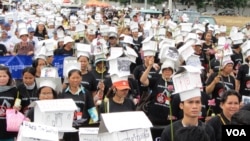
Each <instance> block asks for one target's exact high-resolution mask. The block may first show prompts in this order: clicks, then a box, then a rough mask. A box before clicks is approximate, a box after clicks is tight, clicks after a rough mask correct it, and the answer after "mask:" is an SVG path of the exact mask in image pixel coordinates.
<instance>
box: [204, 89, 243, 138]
mask: <svg viewBox="0 0 250 141" xmlns="http://www.w3.org/2000/svg"><path fill="white" fill-rule="evenodd" d="M240 103H241V96H240V94H239V93H238V92H236V91H235V90H228V91H225V92H224V93H223V95H222V96H221V100H220V106H221V108H222V112H221V113H220V114H218V115H216V116H214V117H212V118H211V119H210V120H209V121H207V124H208V125H210V126H211V127H213V129H214V133H215V138H216V141H222V130H221V129H222V125H230V124H231V117H232V116H233V114H235V113H236V112H238V111H239V109H240Z"/></svg>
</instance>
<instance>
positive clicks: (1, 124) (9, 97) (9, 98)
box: [0, 65, 21, 141]
mask: <svg viewBox="0 0 250 141" xmlns="http://www.w3.org/2000/svg"><path fill="white" fill-rule="evenodd" d="M17 98H19V97H18V95H17V88H16V86H15V85H13V80H12V76H11V73H10V70H9V68H8V67H5V66H1V65H0V140H6V141H14V137H16V136H17V132H8V131H7V130H6V128H7V127H6V126H7V125H6V122H7V121H6V109H10V108H15V109H20V106H21V105H20V103H18V102H16V103H15V100H16V99H17ZM18 101H19V100H18ZM14 104H16V106H14Z"/></svg>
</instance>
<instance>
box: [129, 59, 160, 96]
mask: <svg viewBox="0 0 250 141" xmlns="http://www.w3.org/2000/svg"><path fill="white" fill-rule="evenodd" d="M145 70H146V67H145V65H144V64H143V65H139V66H137V67H136V68H135V69H134V72H133V74H134V77H135V80H137V83H138V86H139V89H140V92H139V94H140V95H141V94H142V93H143V91H149V89H148V87H146V86H143V85H142V84H141V82H140V78H141V76H142V74H143V72H144V71H145ZM159 76H160V75H159V71H156V70H155V69H154V68H151V70H150V72H149V75H148V78H158V77H159Z"/></svg>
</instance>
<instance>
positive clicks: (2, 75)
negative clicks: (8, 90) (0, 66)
mask: <svg viewBox="0 0 250 141" xmlns="http://www.w3.org/2000/svg"><path fill="white" fill-rule="evenodd" d="M9 79H10V77H9V75H8V74H7V73H6V71H4V70H0V86H6V85H7V84H8V82H9Z"/></svg>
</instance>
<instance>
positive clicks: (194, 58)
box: [186, 54, 204, 69]
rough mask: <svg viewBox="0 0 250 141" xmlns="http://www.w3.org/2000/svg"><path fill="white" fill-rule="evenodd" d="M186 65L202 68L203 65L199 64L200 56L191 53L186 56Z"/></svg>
mask: <svg viewBox="0 0 250 141" xmlns="http://www.w3.org/2000/svg"><path fill="white" fill-rule="evenodd" d="M186 65H189V66H193V67H197V68H200V69H204V67H203V66H202V65H201V61H200V56H198V55H195V54H192V55H191V56H189V57H188V59H187V60H186Z"/></svg>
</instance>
